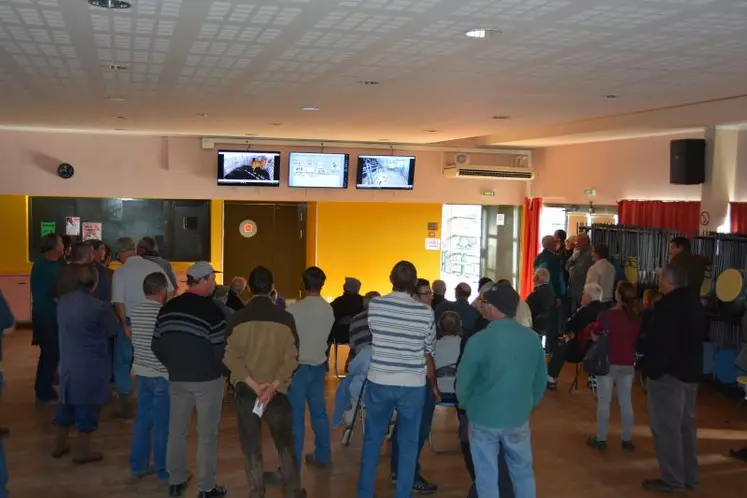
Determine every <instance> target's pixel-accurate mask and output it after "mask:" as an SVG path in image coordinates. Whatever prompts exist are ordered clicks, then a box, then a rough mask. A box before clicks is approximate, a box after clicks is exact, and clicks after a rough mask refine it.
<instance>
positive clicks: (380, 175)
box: [356, 155, 415, 190]
mask: <svg viewBox="0 0 747 498" xmlns="http://www.w3.org/2000/svg"><path fill="white" fill-rule="evenodd" d="M414 180H415V157H414V156H365V155H361V156H358V181H357V184H356V187H357V188H359V189H387V190H412V188H413V185H414Z"/></svg>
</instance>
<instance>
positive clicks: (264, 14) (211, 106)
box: [0, 0, 747, 145]
mask: <svg viewBox="0 0 747 498" xmlns="http://www.w3.org/2000/svg"><path fill="white" fill-rule="evenodd" d="M130 1H131V2H132V4H133V7H132V9H130V10H126V11H109V10H105V9H101V8H96V7H91V6H89V5H88V3H87V0H0V125H1V126H3V127H19V128H28V127H38V128H45V129H49V128H53V129H60V128H63V129H76V130H115V129H126V130H128V131H130V132H153V133H163V134H195V135H233V136H244V135H245V134H257V135H259V136H264V137H278V138H291V137H292V138H307V139H329V140H356V141H376V140H381V139H388V140H391V141H398V142H436V141H438V142H442V141H448V140H455V139H460V138H465V137H485V136H490V137H493V139H492V140H488V141H486V140H482V142H483V143H501V142H502V139H501V138H500V137H501V136H502V135H505V136H506V137H507V138H506V140H505V141H504V142H511V143H513V142H517V143H520V142H521V140H522V139H523V138H525V139H527V140H533V142H532V143H534V144H539V145H541V143H540V142H541V140H540V142H537V140H538V139H540V138H542V137H541V136H537V130H540V129H544V128H546V129H548V130H550V129H556V130H558V129H559V128H558V127H561V128H563V132H562V133H560V131H558V132H549V131H548V133H555V134H556V136H559V135H562V136H566V135H569V133H567V132H568V131H569V130H571V128H572V126H570V124H573V123H578V122H584V121H585V120H589V119H592V118H611V117H614V116H616V115H629V114H630V113H639V112H640V111H650V110H656V109H660V108H669V107H672V106H682V105H683V104H690V103H699V104H698V106H695V107H694V108H693V110H692V112H690V113H688V112H679V113H678V114H677V115H678V116H679V117H678V119H677V120H676V122H667V123H666V129H667V130H670V129H677V128H679V127H682V128H692V127H694V126H703V125H711V124H718V123H720V122H735V121H747V98H742V99H733V101H732V104H731V105H729V106H728V107H729V109H730V112H729V113H723V114H720V113H715V114H717V115H715V116H714V115H713V114H714V113H710V114H708V113H705V114H704V113H703V112H701V111H702V106H703V105H708V103H707V102H706V103H705V104H703V101H711V100H713V99H723V98H727V97H733V96H738V95H744V94H747V83H745V82H747V1H746V0H223V1H217V0H130ZM472 28H498V29H500V30H502V32H503V33H502V34H501V35H500V36H496V37H493V38H490V39H486V40H475V39H470V38H467V37H466V36H464V33H465V32H466V31H467V30H469V29H472ZM111 63H115V64H122V65H125V66H128V69H127V70H125V71H121V72H112V71H110V70H108V69H106V68H105V66H106V65H108V64H111ZM363 80H375V81H379V82H380V84H379V85H375V86H364V85H361V84H360V82H361V81H363ZM607 94H619V95H620V97H619V98H617V99H605V98H603V96H604V95H607ZM108 98H123V99H126V100H125V101H123V102H116V101H112V100H110V99H108ZM302 106H318V107H320V108H321V110H319V111H317V112H305V111H301V110H300V107H302ZM683 108H684V109H685V110H687V106H685V107H683ZM203 113H206V114H207V116H206V117H203V116H201V114H203ZM496 115H508V116H511V119H510V120H494V119H492V116H496ZM640 115H641V116H643V117H644V120H645V113H640ZM118 116H119V117H118ZM607 121H608V123H607V127H606V129H605V131H606V132H609V120H607ZM278 123H280V124H278ZM566 123H568V124H569V126H565V127H563V126H562V125H564V124H566ZM543 127H544V128H543ZM626 127H627V128H626V129H629V123H628V124H626ZM662 129H663V128H662ZM426 130H437V132H435V133H432V132H428V131H426ZM522 130H527V133H526V134H523V133H522ZM530 131H531V132H530ZM591 131H592V130H589V129H588V126H586V127H584V129H583V132H584V133H590V132H591ZM571 135H572V133H571ZM509 138H510V139H509ZM555 142H557V139H555V140H554V142H553V143H555Z"/></svg>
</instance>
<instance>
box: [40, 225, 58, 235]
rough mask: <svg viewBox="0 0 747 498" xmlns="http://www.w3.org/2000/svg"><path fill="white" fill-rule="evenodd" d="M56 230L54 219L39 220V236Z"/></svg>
mask: <svg viewBox="0 0 747 498" xmlns="http://www.w3.org/2000/svg"><path fill="white" fill-rule="evenodd" d="M56 232H57V223H55V222H54V221H42V222H41V236H42V237H44V236H45V235H49V234H50V233H56Z"/></svg>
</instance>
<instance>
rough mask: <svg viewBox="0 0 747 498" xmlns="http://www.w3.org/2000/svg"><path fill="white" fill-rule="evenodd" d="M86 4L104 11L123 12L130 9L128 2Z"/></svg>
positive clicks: (102, 0)
mask: <svg viewBox="0 0 747 498" xmlns="http://www.w3.org/2000/svg"><path fill="white" fill-rule="evenodd" d="M88 3H90V4H91V5H93V6H94V7H101V8H104V9H116V10H124V9H129V8H130V7H132V4H131V3H130V2H125V1H124V0H88Z"/></svg>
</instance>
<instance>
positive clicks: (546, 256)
mask: <svg viewBox="0 0 747 498" xmlns="http://www.w3.org/2000/svg"><path fill="white" fill-rule="evenodd" d="M539 268H544V269H546V270H547V271H548V272H550V285H552V290H553V293H554V294H555V299H556V300H557V304H558V306H559V305H560V302H561V299H562V298H563V297H565V291H566V284H565V277H564V276H563V267H562V265H561V264H560V259H559V258H558V255H557V254H556V253H555V237H554V236H552V235H545V236H544V237H542V252H540V253H539V254H538V255H537V257H536V258H535V259H534V269H535V270H537V269H539Z"/></svg>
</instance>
